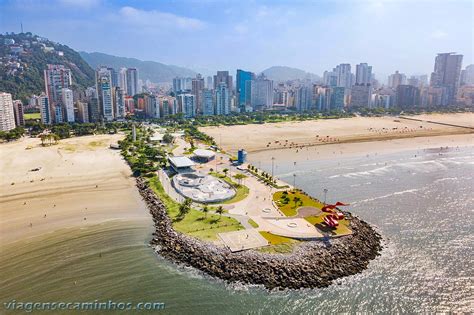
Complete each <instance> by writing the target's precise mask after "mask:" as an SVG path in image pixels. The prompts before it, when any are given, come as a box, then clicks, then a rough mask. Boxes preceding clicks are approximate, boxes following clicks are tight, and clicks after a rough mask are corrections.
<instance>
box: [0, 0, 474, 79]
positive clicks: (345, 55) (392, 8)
mask: <svg viewBox="0 0 474 315" xmlns="http://www.w3.org/2000/svg"><path fill="white" fill-rule="evenodd" d="M473 15H474V8H473V2H472V1H470V0H451V1H449V0H429V1H428V0H333V1H329V0H321V1H320V0H304V1H303V0H284V1H280V0H272V1H269V0H268V1H265V0H262V1H257V0H255V1H252V0H240V1H239V0H177V1H171V0H162V1H151V0H150V1H147V0H141V1H138V0H137V1H134V0H129V1H125V0H117V1H112V0H48V1H39V0H15V1H13V0H0V32H1V33H5V32H12V31H13V32H19V31H20V23H23V27H24V30H25V31H29V32H32V33H34V34H37V35H40V36H44V37H47V38H49V39H51V40H53V41H56V42H60V43H62V44H66V45H68V46H70V47H72V48H73V49H75V50H78V51H87V52H96V51H97V52H103V53H107V54H112V55H116V56H123V57H133V58H137V59H141V60H152V61H158V62H162V63H165V64H174V65H179V66H185V67H189V68H191V69H193V70H197V71H200V72H203V73H205V74H208V73H207V72H209V73H210V72H214V71H216V70H232V71H233V70H235V69H237V68H240V69H245V70H250V71H254V72H260V71H262V70H264V69H266V68H268V67H271V66H277V65H278V66H289V67H296V68H300V69H303V70H305V71H308V72H313V73H316V74H319V75H321V74H322V73H323V71H324V70H331V69H332V68H333V67H335V66H336V65H337V64H339V63H351V64H352V68H353V72H355V64H357V63H360V62H367V63H369V65H372V66H373V72H374V73H375V74H376V77H379V78H380V79H382V80H383V79H384V78H385V76H386V75H388V74H390V73H393V72H394V71H395V70H399V71H400V72H403V73H406V74H409V75H410V74H429V73H430V72H431V71H432V70H433V65H434V58H435V56H436V54H437V53H440V52H457V53H460V54H463V55H464V60H463V67H464V66H466V65H468V64H472V63H474V60H473V59H474V57H473V55H474V42H473V41H474V39H473V35H474V34H473V29H474V17H473Z"/></svg>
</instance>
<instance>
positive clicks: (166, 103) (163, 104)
mask: <svg viewBox="0 0 474 315" xmlns="http://www.w3.org/2000/svg"><path fill="white" fill-rule="evenodd" d="M175 114H176V98H174V97H171V96H162V97H160V116H161V117H168V116H169V115H175Z"/></svg>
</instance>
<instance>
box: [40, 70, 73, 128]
mask: <svg viewBox="0 0 474 315" xmlns="http://www.w3.org/2000/svg"><path fill="white" fill-rule="evenodd" d="M44 84H45V90H46V94H47V95H48V100H49V106H50V113H51V114H52V120H54V121H56V120H57V119H56V118H55V113H56V110H55V108H56V106H57V105H61V102H62V90H63V88H69V87H70V86H71V85H72V72H71V69H68V68H66V67H64V66H63V65H50V64H48V66H47V68H46V70H44Z"/></svg>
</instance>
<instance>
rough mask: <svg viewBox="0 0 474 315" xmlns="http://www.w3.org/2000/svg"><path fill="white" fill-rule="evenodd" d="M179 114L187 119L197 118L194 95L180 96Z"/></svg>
mask: <svg viewBox="0 0 474 315" xmlns="http://www.w3.org/2000/svg"><path fill="white" fill-rule="evenodd" d="M178 107H179V112H180V113H183V114H184V117H185V118H192V117H194V116H196V98H195V96H194V95H192V94H188V93H186V94H179V95H178Z"/></svg>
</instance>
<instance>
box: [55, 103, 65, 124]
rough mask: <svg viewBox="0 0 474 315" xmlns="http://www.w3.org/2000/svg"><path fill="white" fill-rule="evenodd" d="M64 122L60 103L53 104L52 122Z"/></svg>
mask: <svg viewBox="0 0 474 315" xmlns="http://www.w3.org/2000/svg"><path fill="white" fill-rule="evenodd" d="M63 122H64V111H63V107H62V106H61V104H58V105H56V106H54V123H56V124H61V123H63Z"/></svg>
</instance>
